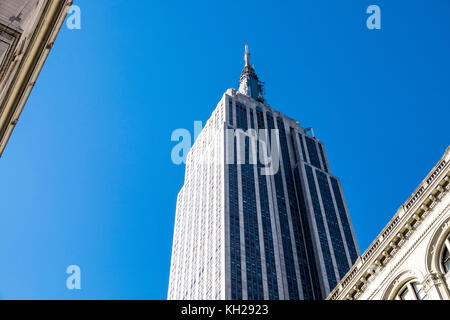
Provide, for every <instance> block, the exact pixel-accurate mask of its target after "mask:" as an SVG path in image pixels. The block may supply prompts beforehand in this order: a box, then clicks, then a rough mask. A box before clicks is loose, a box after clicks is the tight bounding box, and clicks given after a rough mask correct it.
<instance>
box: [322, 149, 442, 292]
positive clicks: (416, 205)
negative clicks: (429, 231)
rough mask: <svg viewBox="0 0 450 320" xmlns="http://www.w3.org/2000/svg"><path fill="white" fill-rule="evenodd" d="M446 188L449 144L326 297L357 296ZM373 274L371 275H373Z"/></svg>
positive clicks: (409, 235)
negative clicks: (442, 154)
mask: <svg viewBox="0 0 450 320" xmlns="http://www.w3.org/2000/svg"><path fill="white" fill-rule="evenodd" d="M449 190H450V147H448V148H447V150H446V152H445V154H444V156H443V157H442V158H441V160H440V161H439V162H438V163H437V164H436V166H434V168H433V169H432V170H431V171H430V173H429V174H428V175H427V176H426V178H425V179H424V180H423V181H422V183H421V184H420V185H419V186H418V187H417V188H416V190H415V191H414V192H413V193H412V195H411V196H410V197H409V198H408V200H407V201H406V202H405V203H404V204H403V205H402V206H401V207H400V209H399V210H398V211H397V213H396V214H395V216H394V217H393V218H392V219H391V221H390V222H389V223H388V224H387V226H386V227H385V228H384V229H383V230H382V231H381V233H380V234H379V235H378V236H377V238H376V239H375V240H374V241H373V242H372V244H371V245H370V246H369V248H368V249H367V250H366V251H365V252H364V253H363V254H362V255H361V256H360V257H359V258H358V260H357V261H356V262H355V264H354V265H353V267H352V268H351V269H350V270H349V272H348V273H347V274H346V275H345V276H344V278H343V279H342V280H341V282H340V283H339V284H338V285H337V286H336V288H334V289H333V291H332V292H331V293H330V295H329V296H328V298H327V300H344V299H347V300H349V299H356V298H358V297H359V296H360V295H361V294H362V293H363V292H364V291H365V289H366V287H367V280H368V279H369V278H370V277H372V276H374V274H375V273H376V274H378V271H379V269H380V268H384V266H386V264H387V263H388V261H390V260H391V259H392V258H393V257H394V256H395V255H396V253H397V252H398V251H399V249H400V248H401V247H403V245H404V244H405V242H406V241H407V240H408V239H409V238H410V237H411V235H412V234H413V233H414V231H415V230H416V229H417V227H418V225H419V224H420V223H421V222H422V221H423V220H424V219H425V218H426V217H427V215H428V213H429V212H430V211H431V210H432V209H433V208H434V207H435V205H436V204H437V202H439V201H441V200H442V198H443V197H444V195H445V194H448V191H449ZM376 274H375V276H376Z"/></svg>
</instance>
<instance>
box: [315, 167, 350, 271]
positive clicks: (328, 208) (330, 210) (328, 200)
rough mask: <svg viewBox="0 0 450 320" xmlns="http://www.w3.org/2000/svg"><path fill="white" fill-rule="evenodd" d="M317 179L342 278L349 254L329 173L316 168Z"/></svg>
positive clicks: (346, 269)
mask: <svg viewBox="0 0 450 320" xmlns="http://www.w3.org/2000/svg"><path fill="white" fill-rule="evenodd" d="M316 175H317V181H318V182H319V189H320V194H321V196H322V205H323V209H324V211H325V218H326V221H327V225H328V231H329V233H330V237H331V243H332V245H333V251H334V256H335V259H336V264H337V268H338V272H339V277H340V278H341V279H342V278H343V277H344V276H345V274H346V273H347V271H348V269H349V265H348V260H347V254H346V253H345V247H344V241H343V240H342V236H341V230H340V228H339V222H338V220H337V217H336V210H335V208H334V203H333V199H332V197H331V192H330V186H329V185H328V179H327V175H326V174H325V173H323V172H322V171H319V170H316Z"/></svg>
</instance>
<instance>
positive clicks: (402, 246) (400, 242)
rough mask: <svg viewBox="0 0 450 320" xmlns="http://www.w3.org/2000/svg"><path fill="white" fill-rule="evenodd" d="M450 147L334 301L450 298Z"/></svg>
mask: <svg viewBox="0 0 450 320" xmlns="http://www.w3.org/2000/svg"><path fill="white" fill-rule="evenodd" d="M449 190H450V147H449V148H447V150H446V152H445V154H444V156H443V157H442V158H441V160H440V161H439V162H438V163H437V164H436V166H435V167H434V168H433V169H432V170H431V172H430V173H429V174H428V175H427V177H426V178H425V179H424V180H423V181H422V183H421V184H420V185H419V186H418V187H417V189H416V190H415V191H414V193H413V194H412V195H411V197H410V198H409V199H408V200H407V201H406V202H405V203H404V204H403V205H402V206H401V208H400V209H399V210H398V211H397V213H396V214H395V216H394V217H393V218H392V220H391V221H390V222H389V224H388V225H387V226H386V227H385V228H384V230H383V231H382V232H381V233H380V235H379V236H378V237H377V238H376V239H375V241H374V242H373V243H372V244H371V245H370V246H369V248H368V249H367V250H366V252H365V253H364V254H363V255H362V256H361V257H360V258H359V259H358V260H357V261H356V263H355V264H354V266H353V267H352V268H351V269H350V271H349V272H348V273H347V275H346V276H345V277H344V278H343V280H342V281H341V282H340V283H339V284H338V285H337V287H336V288H335V289H334V290H333V291H332V292H331V294H330V295H329V296H328V299H330V300H449V299H450V290H449V289H450V256H449V253H450V195H449Z"/></svg>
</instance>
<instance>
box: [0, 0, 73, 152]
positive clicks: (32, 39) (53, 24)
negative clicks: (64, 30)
mask: <svg viewBox="0 0 450 320" xmlns="http://www.w3.org/2000/svg"><path fill="white" fill-rule="evenodd" d="M72 2H73V0H0V155H1V154H2V153H3V151H4V149H5V146H6V144H7V142H8V140H9V138H10V136H11V133H12V131H13V129H14V127H15V125H16V124H17V122H18V120H19V116H20V114H21V112H22V110H23V107H24V105H25V102H26V101H27V99H28V96H29V95H30V92H31V90H32V88H33V86H34V84H35V82H36V79H37V77H38V75H39V72H40V71H41V69H42V66H43V64H44V62H45V60H46V58H47V56H48V54H49V52H50V50H51V48H52V47H53V43H54V41H55V38H56V36H57V34H58V32H59V30H60V28H61V26H62V24H63V22H64V19H65V16H66V14H67V11H68V10H69V8H70V5H71V4H72Z"/></svg>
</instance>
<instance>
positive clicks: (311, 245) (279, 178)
mask: <svg viewBox="0 0 450 320" xmlns="http://www.w3.org/2000/svg"><path fill="white" fill-rule="evenodd" d="M260 132H263V133H264V132H265V133H267V136H265V138H264V139H263V136H264V134H262V135H260V134H259V133H260ZM230 133H231V134H230ZM272 134H274V135H272ZM255 137H256V138H255ZM252 139H255V140H256V142H255V141H253V140H252ZM262 140H263V141H262ZM252 141H253V142H252ZM254 142H255V143H254ZM263 145H266V146H268V149H270V150H271V151H270V153H267V152H266V151H268V150H266V149H264V148H263V147H262V146H263ZM261 150H264V151H261ZM274 150H275V151H277V152H273V151H274ZM230 154H232V155H233V156H232V157H231V160H230ZM261 154H263V158H264V159H263V160H264V161H262V160H261V158H258V157H259V156H260V155H261ZM255 155H256V156H255ZM252 156H254V158H258V159H257V161H256V162H252V161H251V160H250V159H252ZM269 158H270V159H269ZM274 159H277V160H274ZM266 160H267V161H266ZM277 164H279V165H277ZM268 167H271V168H272V169H274V170H273V171H270V170H267V172H266V169H267V168H268ZM263 172H264V173H263ZM358 254H359V251H358V247H357V243H356V239H355V236H354V232H353V227H352V225H351V221H350V217H349V214H348V210H347V206H346V203H345V199H344V196H343V192H342V188H341V185H340V181H339V179H338V178H336V177H335V176H333V175H332V174H331V172H330V167H329V164H328V159H327V156H326V153H325V148H324V146H323V144H322V143H321V142H320V141H319V140H317V139H316V138H315V137H314V134H313V133H312V130H311V129H304V128H302V127H301V126H300V124H299V123H298V122H297V121H295V120H294V119H291V118H289V117H287V116H285V115H283V114H282V113H280V112H278V111H276V110H274V109H272V108H271V107H269V106H268V105H267V103H266V102H265V100H264V97H263V85H262V83H261V82H259V80H258V78H257V76H256V73H255V70H254V69H253V67H252V66H251V65H250V54H249V52H248V48H246V54H245V67H244V70H243V72H242V75H241V78H240V88H239V90H238V91H237V90H234V89H229V90H227V92H226V93H225V94H224V95H223V97H222V99H221V100H220V102H219V104H218V105H217V107H216V109H215V110H214V112H213V113H212V115H211V118H210V119H209V120H208V122H207V123H206V126H205V127H204V129H203V130H202V132H201V133H200V135H199V136H198V138H197V140H196V142H195V144H194V146H193V147H192V149H191V150H190V152H189V153H188V155H187V160H186V172H185V183H184V186H183V187H182V189H181V191H180V192H179V194H178V199H177V209H176V218H175V228H174V240H173V249H172V261H171V270H170V281H169V291H168V299H177V300H178V299H194V300H196V299H213V300H221V299H226V300H247V299H248V300H262V299H273V300H277V299H282V300H285V299H292V300H298V299H323V298H325V297H326V296H327V295H328V293H329V292H330V290H331V289H332V288H334V287H335V285H336V284H337V283H338V282H339V280H340V279H341V278H342V277H343V276H344V275H345V274H346V272H347V271H348V269H349V268H350V266H351V265H352V264H353V263H354V261H356V259H357V257H358Z"/></svg>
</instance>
